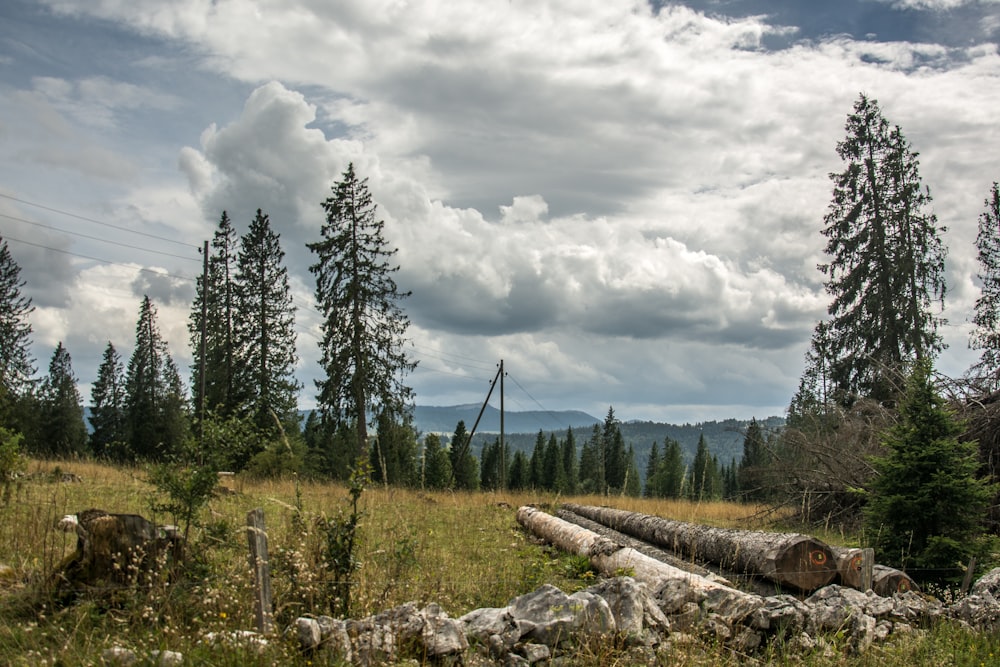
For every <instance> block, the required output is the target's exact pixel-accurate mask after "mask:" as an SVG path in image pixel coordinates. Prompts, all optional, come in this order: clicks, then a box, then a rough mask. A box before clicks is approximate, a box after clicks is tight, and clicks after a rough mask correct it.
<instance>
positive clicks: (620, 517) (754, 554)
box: [564, 503, 837, 593]
mask: <svg viewBox="0 0 1000 667" xmlns="http://www.w3.org/2000/svg"><path fill="white" fill-rule="evenodd" d="M564 507H565V508H566V509H568V510H570V511H571V512H574V513H576V514H579V515H581V516H584V517H587V518H588V519H591V520H593V521H597V522H598V523H602V524H604V525H605V526H608V527H610V528H614V529H615V530H619V531H621V532H623V533H625V534H626V535H632V536H633V537H638V538H639V539H641V540H645V541H647V542H650V543H652V544H655V545H657V546H660V547H663V548H665V549H669V550H671V551H673V552H674V553H676V554H678V555H680V556H681V557H683V558H690V559H692V560H696V559H697V560H702V561H705V562H708V563H713V564H715V565H718V566H719V567H722V568H725V569H727V570H732V571H734V572H737V573H741V574H748V575H757V576H761V577H764V578H766V579H769V580H770V581H773V582H775V583H777V584H780V585H782V586H789V587H791V588H795V589H798V590H800V591H804V592H806V593H809V592H812V591H814V590H816V589H818V588H821V587H823V586H826V585H827V584H829V583H830V582H832V581H833V579H834V577H836V576H837V570H836V564H835V562H834V558H833V553H832V552H831V551H830V547H829V546H827V544H826V543H825V542H822V541H821V540H817V539H815V538H813V537H810V536H808V535H801V534H798V533H769V532H764V531H750V530H736V529H731V528H716V527H713V526H705V525H701V524H695V523H688V522H685V521H674V520H671V519H664V518H662V517H658V516H652V515H649V514H642V513H640V512H627V511H625V510H617V509H613V508H610V507H593V506H585V505H576V504H572V503H567V504H565V505H564Z"/></svg>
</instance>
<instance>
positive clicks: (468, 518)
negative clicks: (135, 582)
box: [0, 462, 1000, 666]
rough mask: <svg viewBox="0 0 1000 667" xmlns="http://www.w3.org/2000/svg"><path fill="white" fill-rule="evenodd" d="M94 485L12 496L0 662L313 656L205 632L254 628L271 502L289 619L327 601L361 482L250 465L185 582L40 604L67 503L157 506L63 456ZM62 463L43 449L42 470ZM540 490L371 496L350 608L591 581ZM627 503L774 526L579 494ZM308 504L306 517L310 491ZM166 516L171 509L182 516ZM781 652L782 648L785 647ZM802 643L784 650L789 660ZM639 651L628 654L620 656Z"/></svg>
mask: <svg viewBox="0 0 1000 667" xmlns="http://www.w3.org/2000/svg"><path fill="white" fill-rule="evenodd" d="M60 465H61V469H62V470H64V471H70V472H73V473H76V474H77V475H79V476H80V477H82V478H83V482H82V483H59V482H51V481H45V480H41V479H37V480H34V479H33V480H30V481H23V482H21V483H20V484H19V485H18V486H17V487H16V488H15V489H14V491H13V494H12V497H11V500H10V502H9V503H8V504H6V505H2V506H0V563H3V564H7V565H10V566H11V567H13V568H14V570H15V574H16V579H15V580H13V581H9V580H8V581H0V664H12V665H22V664H23V665H36V664H50V665H53V664H60V665H66V666H73V665H89V664H95V663H97V662H99V656H100V654H101V651H102V650H103V649H105V648H108V647H110V646H113V645H120V646H126V647H129V648H133V649H137V650H139V651H148V650H153V649H170V650H176V651H180V652H182V653H184V654H185V655H186V656H187V657H188V659H189V660H190V661H191V662H190V663H189V664H206V665H253V664H261V665H264V664H276V663H277V664H290V665H292V664H303V665H304V664H310V663H309V661H308V659H307V658H306V657H304V656H299V655H297V654H296V652H295V649H294V643H293V642H286V641H280V640H278V641H273V642H272V643H271V645H270V646H269V647H268V648H267V650H266V651H265V652H264V653H262V654H258V653H257V652H255V651H247V650H245V649H238V648H237V649H234V648H228V649H224V648H219V647H214V648H213V647H207V646H204V645H202V644H199V643H197V641H196V640H197V639H198V638H200V637H203V636H204V635H205V634H206V633H208V632H212V631H224V630H237V629H252V628H253V613H252V609H253V605H252V599H253V598H252V587H251V582H250V579H249V568H248V566H247V548H246V538H245V531H244V525H245V516H246V512H247V511H248V510H250V509H252V508H254V507H263V508H264V510H265V514H266V521H267V525H268V532H269V540H270V549H271V555H272V558H271V560H272V570H273V572H272V574H273V579H272V581H273V588H274V596H275V604H276V607H277V609H276V613H277V617H278V619H279V621H282V622H285V623H287V622H288V621H290V620H291V619H294V618H295V617H296V616H298V615H299V614H302V613H309V612H312V613H324V612H325V611H326V606H325V600H324V596H323V591H324V584H325V581H324V577H323V575H322V574H321V572H322V568H321V567H320V566H319V565H317V562H318V556H317V550H318V548H319V544H320V542H319V540H320V534H319V532H318V531H317V530H316V528H315V522H314V520H315V519H316V518H317V517H323V516H325V517H333V516H337V515H338V514H339V513H340V512H341V511H345V510H346V509H347V506H346V498H347V492H346V489H345V488H344V487H342V486H338V485H334V484H309V483H303V484H300V485H299V484H296V483H295V482H294V481H279V482H251V481H248V480H242V479H239V478H237V479H235V480H231V481H229V482H228V486H229V487H231V488H232V489H233V490H235V493H232V494H226V495H222V496H220V497H219V498H217V499H216V500H214V501H213V502H212V503H211V506H210V510H209V511H208V512H207V513H206V516H205V520H204V524H205V526H204V528H203V529H200V530H197V531H195V535H194V537H193V544H192V553H194V554H196V556H197V558H196V561H197V565H196V568H195V572H194V576H192V577H189V578H188V580H187V581H184V582H180V583H177V584H175V585H169V586H168V585H165V586H158V587H156V588H154V589H153V590H151V591H148V592H141V591H140V592H136V591H131V592H129V593H128V594H127V595H124V596H119V597H118V599H117V600H116V601H115V604H113V605H111V606H110V608H105V605H99V604H98V603H97V602H94V601H82V602H78V603H77V604H75V605H71V606H68V607H64V608H59V607H55V606H52V607H45V608H39V607H38V606H37V605H36V604H34V601H35V600H36V599H37V597H36V591H37V589H38V587H39V586H40V584H41V583H42V582H44V580H45V579H46V578H47V577H49V576H50V575H51V574H52V572H53V571H54V569H55V567H56V566H57V564H58V563H59V561H60V560H61V559H62V558H63V557H64V555H66V554H68V553H71V552H72V551H73V548H74V545H75V537H74V536H71V535H66V534H64V533H61V532H58V531H57V530H55V528H54V526H55V523H56V522H57V520H58V519H59V518H60V517H62V516H63V515H64V514H68V513H74V512H77V511H80V510H83V509H86V508H88V507H100V508H102V509H105V510H108V511H115V512H132V513H138V514H142V515H144V516H147V517H149V515H150V512H149V506H150V498H151V497H152V492H153V491H152V489H151V487H149V485H147V484H146V482H145V481H144V479H145V475H144V474H143V472H142V471H141V470H138V469H115V468H110V467H106V466H101V465H96V464H90V463H63V464H60ZM55 467H56V464H51V463H41V462H33V463H32V472H45V471H51V470H52V469H53V468H55ZM558 500H559V499H556V498H553V497H545V496H539V495H536V494H493V493H483V494H464V493H462V494H459V493H425V492H420V491H409V490H401V489H384V488H381V487H375V488H369V489H367V490H366V491H365V492H364V494H363V495H362V497H361V505H362V506H363V509H364V516H363V518H362V520H361V532H360V543H359V549H358V556H359V558H360V561H361V563H362V565H361V567H360V569H359V571H358V573H357V576H356V585H355V588H354V592H353V599H352V612H351V616H352V617H354V618H360V617H363V616H366V615H369V614H372V613H375V612H378V611H381V610H384V609H387V608H390V607H393V606H395V605H399V604H402V603H403V602H407V601H410V600H415V601H417V602H418V603H420V604H426V603H429V602H437V603H438V604H440V605H441V606H442V608H443V609H444V610H445V611H447V612H448V613H449V614H450V615H452V616H459V615H461V614H464V613H466V612H468V611H470V610H471V609H474V608H477V607H496V606H504V605H505V604H506V603H507V602H508V601H509V600H510V599H511V598H513V597H515V596H517V595H520V594H522V593H525V592H528V591H530V590H533V589H535V588H536V587H537V586H539V585H540V584H542V583H552V584H555V585H556V586H559V587H560V588H562V589H564V590H567V591H570V590H576V589H579V588H583V587H585V586H587V585H589V583H590V581H591V580H592V577H593V575H592V573H589V572H588V571H587V570H586V568H585V567H582V564H581V563H580V562H579V559H574V558H571V557H567V556H561V555H558V554H554V553H553V552H552V551H551V550H549V549H547V548H545V547H543V546H541V545H538V544H536V543H534V541H533V540H531V539H530V538H529V537H528V536H527V535H525V534H524V533H523V532H522V531H521V530H520V528H519V527H518V526H517V524H516V521H515V519H514V511H515V510H516V508H517V507H518V506H520V505H522V504H527V503H555V502H558ZM573 500H574V502H581V503H593V504H599V503H610V504H614V505H615V506H618V507H621V508H623V509H629V510H636V511H643V512H648V513H655V514H660V515H663V516H669V517H672V518H677V519H681V520H689V521H701V522H705V523H711V524H715V525H735V526H739V527H751V528H764V527H766V526H762V525H758V524H755V523H754V522H753V521H752V520H749V519H748V518H747V516H748V514H749V513H750V511H751V510H748V508H747V507H745V506H738V505H730V504H723V503H713V504H701V505H695V504H690V503H678V502H667V501H650V500H640V499H628V498H621V499H619V498H613V499H608V498H586V497H584V498H574V499H573ZM296 503H300V505H301V507H302V509H303V513H304V515H305V517H306V521H305V522H304V524H303V523H302V522H296V521H295V520H294V516H295V509H294V508H295V505H296ZM168 520H169V518H168V517H164V518H163V522H166V521H168ZM776 650H780V647H778V648H777V649H776ZM994 652H995V653H996V655H997V656H1000V650H998V640H997V639H996V638H991V637H984V636H980V635H975V634H972V633H968V632H964V631H961V630H957V629H955V628H952V627H941V628H937V629H935V630H934V631H933V632H931V633H929V634H927V635H925V636H922V637H921V638H919V639H910V640H908V641H907V642H906V643H904V644H900V645H891V644H890V645H889V646H887V647H877V648H873V649H872V650H871V651H869V652H868V653H867V654H866V655H865V656H863V657H847V656H842V655H839V654H837V653H834V654H832V655H828V656H826V657H824V656H822V655H819V654H817V655H813V656H807V657H806V660H805V663H806V664H817V665H821V664H822V665H825V664H830V665H834V664H835V665H869V664H870V665H875V664H878V665H913V664H931V663H941V664H955V665H959V664H962V665H964V664H968V665H978V664H990V663H991V662H992V656H991V654H992V653H994ZM786 658H787V656H780V655H772V656H770V659H771V660H780V661H782V662H783V661H784V660H785V659H786ZM745 659H746V658H745V656H744V657H741V656H733V655H730V654H728V653H726V652H725V651H723V650H721V649H718V648H714V647H710V646H703V645H696V646H689V647H684V648H675V649H672V653H671V654H670V661H671V662H672V663H674V664H681V665H683V664H690V665H723V664H743V663H744V662H745ZM615 663H616V658H615V654H613V653H611V652H610V649H596V650H595V649H593V648H592V649H590V650H589V652H587V653H586V655H581V656H580V664H615ZM619 664H624V663H619Z"/></svg>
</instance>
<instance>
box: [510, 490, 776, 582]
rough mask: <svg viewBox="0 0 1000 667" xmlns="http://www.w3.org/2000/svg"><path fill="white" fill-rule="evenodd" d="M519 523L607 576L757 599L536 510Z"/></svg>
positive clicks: (524, 511)
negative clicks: (626, 575) (678, 583)
mask: <svg viewBox="0 0 1000 667" xmlns="http://www.w3.org/2000/svg"><path fill="white" fill-rule="evenodd" d="M517 521H518V523H520V524H521V525H522V526H524V527H525V528H527V529H528V530H530V531H531V532H533V533H534V534H535V535H537V536H539V537H541V538H543V539H544V540H546V541H548V542H551V543H552V544H554V545H555V546H557V547H559V548H560V549H562V550H563V551H568V552H570V553H574V554H577V555H579V556H586V557H587V558H589V559H590V562H591V564H592V565H593V566H594V567H595V568H597V570H599V571H600V572H601V573H602V574H604V575H606V576H615V575H616V574H618V573H621V572H623V571H626V570H627V571H628V572H629V573H630V575H631V576H632V577H633V578H634V579H635V580H636V581H640V582H643V583H646V584H648V585H649V586H650V587H652V588H656V587H658V586H660V585H661V584H663V583H664V582H665V581H669V580H679V581H683V582H684V583H686V584H687V585H689V586H690V587H691V588H692V589H694V590H697V591H699V592H702V593H705V594H709V593H712V594H714V595H717V596H720V597H728V598H729V599H731V600H734V601H740V602H748V601H752V600H755V599H756V597H757V596H754V595H751V594H749V593H744V592H742V591H738V590H736V589H735V588H730V587H729V586H726V585H725V584H722V583H719V582H717V581H713V580H710V579H707V578H705V577H701V576H698V575H696V574H692V573H690V572H685V571H684V570H681V569H679V568H676V567H674V566H672V565H668V564H666V563H662V562H660V561H658V560H656V559H654V558H650V557H649V556H646V555H643V554H642V553H639V552H638V551H636V550H635V549H631V548H629V547H623V546H621V545H620V544H617V543H616V542H614V541H612V540H609V539H607V538H604V537H601V536H600V535H598V534H597V533H595V532H593V531H591V530H587V529H586V528H581V527H580V526H577V525H574V524H572V523H570V522H568V521H564V520H562V519H559V518H557V517H554V516H552V515H551V514H546V513H545V512H543V511H541V510H538V509H535V508H534V507H521V508H520V509H518V510H517Z"/></svg>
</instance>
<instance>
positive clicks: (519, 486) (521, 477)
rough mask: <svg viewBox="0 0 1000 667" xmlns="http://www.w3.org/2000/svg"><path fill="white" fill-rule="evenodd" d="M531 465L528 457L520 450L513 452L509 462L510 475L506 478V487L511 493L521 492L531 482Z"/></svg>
mask: <svg viewBox="0 0 1000 667" xmlns="http://www.w3.org/2000/svg"><path fill="white" fill-rule="evenodd" d="M530 478H531V464H530V463H528V457H527V456H525V455H524V452H522V451H521V450H520V449H519V450H517V451H516V452H514V457H513V458H512V459H511V462H510V474H509V475H508V476H507V486H508V488H510V490H511V491H522V490H524V489H527V488H528V485H529V484H530V482H531V479H530Z"/></svg>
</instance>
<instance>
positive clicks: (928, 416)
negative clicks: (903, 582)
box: [865, 359, 996, 581]
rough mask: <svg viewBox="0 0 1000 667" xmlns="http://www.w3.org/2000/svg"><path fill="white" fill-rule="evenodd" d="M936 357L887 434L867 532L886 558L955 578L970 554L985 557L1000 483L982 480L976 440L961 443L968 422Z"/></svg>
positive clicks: (916, 375)
mask: <svg viewBox="0 0 1000 667" xmlns="http://www.w3.org/2000/svg"><path fill="white" fill-rule="evenodd" d="M931 374H932V366H931V363H930V361H929V360H926V359H925V360H922V361H920V362H918V363H917V364H916V366H915V368H914V371H913V373H912V374H911V376H910V378H909V380H908V382H907V387H906V393H905V394H904V396H903V399H902V401H901V404H900V406H899V417H900V419H899V422H898V423H897V424H896V425H895V426H894V427H893V428H892V429H890V430H889V431H888V432H887V433H886V434H885V436H884V440H883V443H884V444H885V446H886V447H887V448H888V454H887V455H886V456H884V457H880V458H877V459H875V460H874V461H873V463H874V466H875V469H876V472H877V473H878V474H877V475H876V477H875V479H874V480H873V482H872V486H871V489H870V498H869V501H868V504H867V506H866V508H865V525H866V534H867V535H870V536H874V544H873V545H872V546H874V547H875V548H876V549H877V550H878V553H879V558H880V561H879V562H883V563H885V564H886V565H892V566H896V567H902V568H906V567H908V566H913V567H916V568H920V569H923V570H924V574H925V575H927V578H928V579H937V580H939V581H940V580H947V579H949V578H954V577H955V575H956V572H957V566H958V565H960V564H961V563H964V562H966V561H967V560H968V558H969V556H972V555H976V556H980V557H981V556H982V555H983V554H982V553H981V552H979V549H981V548H982V547H983V546H984V542H983V540H982V536H983V533H984V524H985V519H986V512H987V508H988V506H989V503H990V500H991V498H992V496H993V493H994V492H995V491H996V487H995V486H993V485H990V484H988V483H987V482H986V481H985V480H980V479H977V478H976V472H977V470H978V468H979V457H978V447H977V445H976V443H975V442H965V441H961V440H959V436H960V435H961V434H962V431H963V425H962V424H961V423H960V422H959V421H958V420H957V419H956V417H955V415H954V414H953V413H952V412H951V411H950V410H949V409H948V407H947V404H946V402H945V400H944V399H943V398H941V396H939V395H938V394H937V392H936V390H935V388H934V384H933V378H932V375H931Z"/></svg>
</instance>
